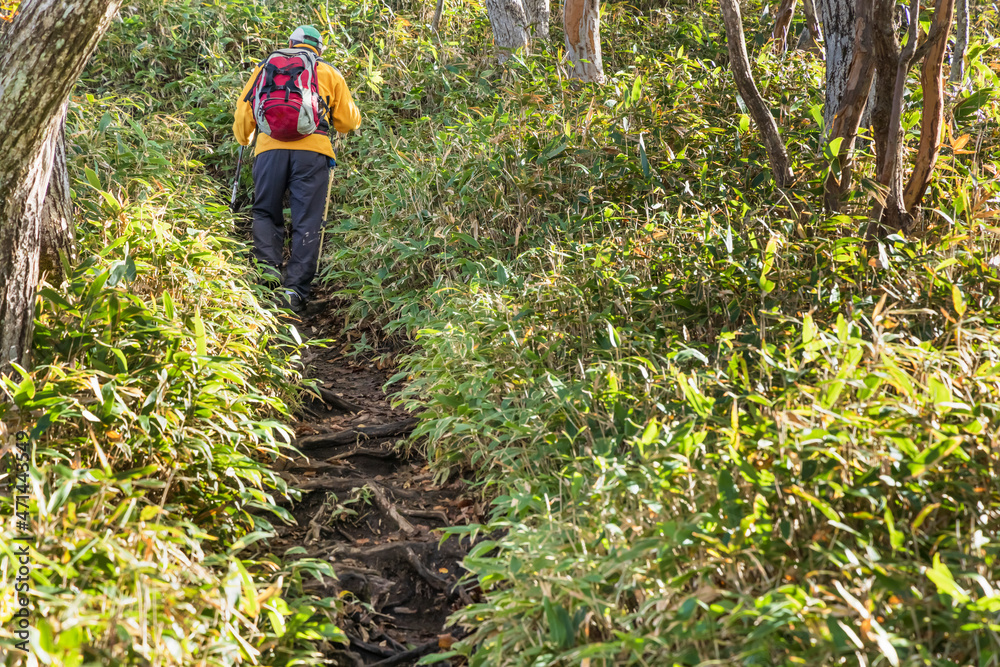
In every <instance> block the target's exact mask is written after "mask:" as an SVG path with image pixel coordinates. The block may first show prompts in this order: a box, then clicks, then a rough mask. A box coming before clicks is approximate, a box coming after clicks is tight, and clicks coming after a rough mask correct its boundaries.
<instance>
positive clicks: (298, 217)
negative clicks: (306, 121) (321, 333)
mask: <svg viewBox="0 0 1000 667" xmlns="http://www.w3.org/2000/svg"><path fill="white" fill-rule="evenodd" d="M329 178H330V168H329V159H328V158H327V156H325V155H323V154H322V153H316V152H314V151H303V150H288V149H284V148H279V149H273V150H269V151H265V152H263V153H261V154H260V155H258V156H257V159H256V160H255V161H254V165H253V182H254V202H253V256H254V259H256V260H257V263H258V265H259V266H260V269H261V270H262V271H264V272H270V273H271V275H272V277H273V278H274V279H275V280H277V279H278V277H279V276H281V261H282V253H283V250H284V247H285V217H284V214H283V213H282V200H283V199H284V196H285V191H286V190H288V192H289V195H290V197H289V198H290V200H291V209H292V255H291V258H290V259H289V260H288V266H287V267H285V268H286V275H285V281H284V286H285V287H287V288H288V289H291V290H294V291H295V293H296V294H298V295H299V297H301V298H302V299H303V300H305V299H308V298H309V288H310V286H311V285H312V281H313V277H314V276H315V275H316V262H317V260H318V258H319V251H320V247H319V246H320V232H321V230H322V227H323V208H324V206H325V204H326V192H327V186H328V184H329Z"/></svg>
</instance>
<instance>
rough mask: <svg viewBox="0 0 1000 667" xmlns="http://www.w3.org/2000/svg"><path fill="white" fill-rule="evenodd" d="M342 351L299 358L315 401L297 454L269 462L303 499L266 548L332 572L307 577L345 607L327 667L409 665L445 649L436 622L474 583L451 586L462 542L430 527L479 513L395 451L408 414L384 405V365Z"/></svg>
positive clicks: (464, 489) (445, 631) (335, 327)
mask: <svg viewBox="0 0 1000 667" xmlns="http://www.w3.org/2000/svg"><path fill="white" fill-rule="evenodd" d="M338 305H340V304H338V303H337V301H336V300H335V299H332V298H331V299H328V300H326V301H325V302H324V301H319V302H318V304H316V305H314V306H313V307H312V308H310V313H311V314H307V315H306V317H305V318H304V319H303V321H302V322H301V323H300V324H299V331H300V333H301V334H302V336H303V338H324V337H329V338H333V337H334V332H339V331H340V330H341V325H342V323H341V322H340V321H338V320H337V318H338V317H339V312H340V309H339V308H338V307H337V306H338ZM346 348H347V346H346V345H345V344H343V343H339V342H338V343H335V344H333V345H331V346H330V347H327V348H316V347H311V348H309V349H308V351H307V352H306V354H305V355H304V361H305V363H306V375H307V376H309V377H313V378H316V379H317V380H318V381H319V385H320V386H321V387H322V391H321V394H322V396H321V399H322V400H320V399H319V398H317V399H313V400H311V401H309V402H307V403H306V404H305V405H304V406H303V409H302V411H301V414H300V420H299V422H298V423H296V424H295V431H296V438H297V446H298V447H299V449H300V450H301V451H302V452H303V454H304V455H305V456H304V457H302V458H298V459H296V460H294V461H287V460H284V461H279V462H278V464H276V465H275V469H276V470H278V471H279V472H280V474H281V476H282V477H284V478H285V479H286V480H287V481H288V482H289V485H290V486H294V487H296V488H299V489H301V490H302V491H303V495H302V500H301V501H300V502H298V503H296V504H294V506H292V507H291V508H290V511H291V512H292V514H293V515H294V516H295V518H296V520H297V522H298V525H295V526H285V527H282V528H280V529H278V537H277V538H276V539H274V540H273V542H272V548H273V549H274V550H275V552H276V553H279V554H280V553H283V552H284V551H286V550H287V549H290V548H292V547H295V546H302V547H304V548H305V549H306V551H307V553H306V554H303V555H302V557H304V558H318V559H322V560H325V561H327V562H329V563H331V565H332V566H333V569H334V571H335V572H336V574H337V580H336V581H329V580H327V581H324V582H322V583H320V582H318V581H315V582H312V584H313V590H312V591H311V592H313V593H315V594H317V595H319V596H320V597H333V596H336V597H339V598H340V599H342V600H343V601H344V603H345V609H346V619H345V621H344V622H343V625H342V630H343V631H344V632H345V633H346V634H347V635H348V636H349V637H350V640H351V643H350V646H349V647H344V646H343V645H330V646H328V647H327V651H328V653H329V656H328V657H329V658H330V659H331V660H334V661H335V662H334V663H333V664H340V665H349V666H351V667H354V666H359V665H366V666H371V665H379V666H388V665H413V664H416V663H417V661H418V660H419V659H420V658H421V657H422V656H424V655H427V654H429V653H434V652H437V651H439V650H447V649H448V648H449V647H450V646H451V644H452V643H453V642H454V641H455V640H457V639H458V638H459V637H460V632H461V631H460V630H459V629H458V628H454V627H447V618H448V616H449V614H451V613H452V612H453V611H454V610H456V609H458V608H460V607H462V606H464V605H467V604H470V603H472V602H473V601H474V600H477V599H479V590H478V588H476V586H475V584H474V582H473V583H469V582H465V583H463V584H459V583H458V582H459V579H460V578H461V577H462V575H463V574H465V570H464V569H463V568H462V567H461V565H460V562H461V560H462V558H463V557H464V556H465V554H466V553H467V551H468V548H469V544H468V541H467V540H462V541H461V542H460V541H459V540H458V539H456V538H454V537H452V538H449V539H448V540H447V541H446V542H444V543H443V544H441V537H442V536H441V529H442V528H444V527H446V526H452V525H464V524H467V523H480V522H482V521H483V520H484V512H485V508H484V507H482V504H481V502H479V501H477V500H476V498H475V496H474V495H473V493H472V491H471V490H470V489H469V488H468V486H467V485H466V484H465V483H464V482H462V481H461V480H456V481H450V482H449V483H447V484H445V485H444V486H437V485H435V484H434V481H433V475H432V473H431V472H430V470H429V469H428V467H427V464H426V461H425V460H424V459H423V458H422V456H421V455H420V454H419V453H418V452H417V451H415V450H414V449H413V448H410V450H409V452H408V451H407V449H406V448H402V447H399V446H398V445H400V444H402V443H401V442H400V441H401V440H403V439H405V437H406V436H407V435H408V434H409V433H410V432H412V430H413V428H414V426H415V425H416V419H415V418H413V417H412V416H411V415H409V414H407V413H406V412H405V411H404V410H402V409H393V408H392V407H391V406H390V405H389V401H388V399H387V396H386V392H385V391H383V385H384V384H385V383H386V382H387V381H388V379H389V377H390V376H391V375H392V374H393V373H394V372H395V369H393V368H386V369H378V368H376V367H375V364H373V363H371V362H370V361H368V360H364V359H360V358H347V357H345V356H344V353H345V351H346ZM391 392H392V388H389V393H391Z"/></svg>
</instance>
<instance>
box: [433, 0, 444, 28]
mask: <svg viewBox="0 0 1000 667" xmlns="http://www.w3.org/2000/svg"><path fill="white" fill-rule="evenodd" d="M443 13H444V0H437V6H436V7H435V8H434V20H433V21H431V30H433V31H434V33H435V34H437V31H438V29H440V28H441V14H443Z"/></svg>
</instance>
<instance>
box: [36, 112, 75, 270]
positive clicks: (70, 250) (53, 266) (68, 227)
mask: <svg viewBox="0 0 1000 667" xmlns="http://www.w3.org/2000/svg"><path fill="white" fill-rule="evenodd" d="M68 107H69V101H68V100H67V102H66V104H64V105H63V110H62V113H61V114H60V116H61V118H62V119H61V120H60V121H59V129H58V130H57V132H56V133H55V135H54V136H53V138H52V140H53V141H54V142H55V146H54V148H55V150H54V152H53V158H54V159H53V162H52V175H51V176H50V177H49V189H48V192H47V193H46V195H45V203H44V204H43V205H42V219H41V221H40V229H39V232H40V241H41V249H40V255H39V258H38V268H39V271H41V272H42V273H47V274H49V275H50V276H60V275H62V273H63V266H62V260H61V259H60V258H59V254H60V253H65V255H66V257H67V258H68V259H69V260H70V262H75V261H76V233H75V231H74V225H73V202H72V200H71V199H70V196H69V174H68V173H67V171H66V110H67V108H68Z"/></svg>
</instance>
